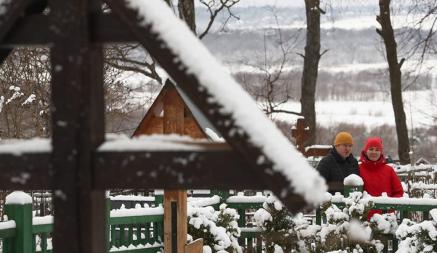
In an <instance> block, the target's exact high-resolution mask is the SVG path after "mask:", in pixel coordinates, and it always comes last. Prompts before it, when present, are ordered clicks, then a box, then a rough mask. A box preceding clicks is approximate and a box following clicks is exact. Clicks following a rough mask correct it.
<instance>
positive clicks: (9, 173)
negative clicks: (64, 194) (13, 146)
mask: <svg viewBox="0 0 437 253" xmlns="http://www.w3.org/2000/svg"><path fill="white" fill-rule="evenodd" d="M50 157H51V154H49V153H38V154H21V155H19V156H18V155H14V154H0V190H32V189H49V188H50V186H51V183H52V179H53V176H52V174H51V163H50Z"/></svg>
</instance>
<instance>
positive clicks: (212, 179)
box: [0, 143, 264, 190]
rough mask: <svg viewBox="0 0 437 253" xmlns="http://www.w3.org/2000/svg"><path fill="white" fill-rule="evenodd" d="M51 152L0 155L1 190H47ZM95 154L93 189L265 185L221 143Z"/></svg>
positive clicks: (257, 187)
mask: <svg viewBox="0 0 437 253" xmlns="http://www.w3.org/2000/svg"><path fill="white" fill-rule="evenodd" d="M51 156H52V154H51V153H35V154H21V155H19V156H17V155H13V154H0V172H1V173H0V190H18V189H20V190H35V189H50V188H51V187H52V181H53V179H54V177H53V175H52V169H51V168H52V165H51V162H50V158H51ZM93 157H94V163H95V164H96V165H95V167H94V168H93V172H92V174H93V182H92V185H93V188H94V189H96V190H105V189H115V188H121V189H122V188H133V189H135V188H137V189H140V188H141V189H144V188H149V189H159V188H166V189H204V188H214V189H227V188H232V189H264V184H263V181H262V180H261V179H260V178H256V177H254V176H253V175H250V174H246V173H245V172H244V171H245V170H248V168H247V167H248V166H249V165H248V164H247V162H245V161H244V160H242V159H241V158H240V157H238V156H237V155H236V154H235V153H234V152H233V151H232V150H231V149H230V148H229V147H228V146H227V145H225V144H214V143H211V144H205V150H204V151H199V150H191V151H177V150H175V151H150V150H145V151H135V152H132V151H131V152H114V151H111V152H106V151H101V152H97V153H96V154H94V155H93ZM244 168H246V169H244ZM230 175H232V176H230Z"/></svg>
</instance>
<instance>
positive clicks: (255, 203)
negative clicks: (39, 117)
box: [0, 189, 437, 253]
mask: <svg viewBox="0 0 437 253" xmlns="http://www.w3.org/2000/svg"><path fill="white" fill-rule="evenodd" d="M354 190H357V189H354ZM358 190H359V189H358ZM211 194H214V195H218V194H217V192H211ZM345 195H347V192H345ZM220 196H221V198H220V201H217V202H218V203H215V204H214V205H213V206H214V207H215V208H216V210H218V207H219V206H220V204H222V203H226V204H227V206H228V207H230V208H234V209H236V210H237V212H238V214H239V215H240V219H239V221H238V224H239V227H240V229H241V236H240V238H239V244H240V246H242V247H243V248H244V252H247V253H251V252H254V253H255V252H256V253H261V252H265V249H264V247H265V242H264V241H263V238H262V230H261V229H260V228H258V227H256V226H255V225H254V221H253V214H254V212H255V211H256V210H258V209H259V208H261V207H262V205H263V203H264V201H265V197H264V196H229V195H228V194H220ZM161 201H162V198H160V197H157V198H156V202H155V206H158V205H159V204H160V203H162V202H161ZM333 203H334V204H336V205H338V206H339V207H341V206H342V205H343V206H344V203H341V202H335V201H333ZM110 206H111V203H110V200H109V199H108V204H107V220H108V221H107V224H108V226H107V238H108V241H107V243H108V251H107V252H115V251H116V252H123V253H156V252H158V251H161V252H162V249H163V246H162V241H163V234H164V231H163V209H162V207H159V206H158V207H154V208H140V209H136V208H132V209H119V210H110ZM436 207H437V206H436V205H426V204H420V202H418V203H412V202H409V203H375V209H382V210H398V211H400V212H401V214H402V215H403V216H401V217H405V215H406V214H407V213H409V212H413V211H414V212H418V211H420V212H423V217H424V218H425V219H426V218H427V217H428V215H429V211H430V210H432V209H433V208H436ZM5 213H6V215H7V218H8V221H4V222H0V241H1V243H2V244H1V246H2V252H3V253H33V252H44V253H45V252H47V253H51V252H52V243H51V237H52V232H53V218H52V217H33V218H32V204H31V203H26V204H7V205H5ZM316 223H318V224H320V223H321V215H320V212H317V215H316ZM388 244H391V245H392V246H393V249H396V246H397V242H396V241H395V238H393V237H389V236H387V240H386V242H385V245H388ZM386 248H388V247H385V249H386Z"/></svg>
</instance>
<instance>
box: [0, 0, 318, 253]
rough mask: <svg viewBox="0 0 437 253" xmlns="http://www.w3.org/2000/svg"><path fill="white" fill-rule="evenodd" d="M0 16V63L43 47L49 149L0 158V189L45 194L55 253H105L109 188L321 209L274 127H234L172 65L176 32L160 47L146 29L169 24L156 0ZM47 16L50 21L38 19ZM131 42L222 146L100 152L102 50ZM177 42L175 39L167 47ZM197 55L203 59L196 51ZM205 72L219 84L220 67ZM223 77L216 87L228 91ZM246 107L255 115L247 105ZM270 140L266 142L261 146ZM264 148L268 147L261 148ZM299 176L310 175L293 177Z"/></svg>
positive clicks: (24, 3)
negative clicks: (213, 193) (22, 48)
mask: <svg viewBox="0 0 437 253" xmlns="http://www.w3.org/2000/svg"><path fill="white" fill-rule="evenodd" d="M102 3H106V4H107V5H108V6H109V7H110V9H111V12H110V13H108V12H105V13H103V11H102V8H101V6H102ZM138 4H142V5H144V6H146V8H150V7H154V6H153V5H156V6H161V7H162V8H167V9H162V8H161V7H160V8H161V9H160V10H159V11H161V10H162V11H163V12H162V13H161V12H151V13H149V14H150V17H144V16H141V15H139V14H140V13H139V12H138V11H139V9H138V8H137V7H138V6H135V5H138ZM0 6H1V7H3V10H4V11H3V10H2V11H3V12H2V14H0V47H1V48H4V49H2V50H1V51H0V56H2V58H0V60H4V58H5V56H6V55H7V54H8V53H9V52H10V50H11V49H12V48H13V47H15V46H18V45H46V46H49V47H51V66H52V86H51V88H52V89H51V97H52V108H53V111H52V115H51V116H52V117H51V118H52V131H53V135H52V139H51V144H52V145H51V146H52V149H47V150H39V151H38V150H37V149H35V150H30V151H29V150H27V151H26V149H23V150H21V151H19V152H20V153H19V155H17V151H18V150H19V149H14V150H13V151H5V152H0V172H1V173H0V187H1V188H2V189H47V188H50V189H52V190H53V191H54V193H55V196H54V208H55V221H54V234H53V244H54V249H55V250H56V251H57V252H62V253H70V252H71V253H78V252H90V253H91V252H93V253H95V252H102V253H103V252H105V251H106V248H105V245H106V243H105V242H106V238H105V216H104V213H105V209H106V205H105V192H104V190H105V189H110V188H167V189H187V188H191V189H196V188H205V187H211V188H216V189H220V188H221V189H226V188H231V187H232V188H234V187H237V188H246V189H270V190H272V191H273V192H274V193H275V194H276V195H277V196H278V197H279V198H280V199H281V200H282V202H283V203H284V204H285V205H286V206H287V208H288V209H289V210H290V211H292V212H296V211H297V210H300V209H302V208H303V207H304V206H306V205H307V204H308V203H310V204H314V203H317V201H320V199H321V196H322V194H323V193H322V191H323V190H324V189H326V188H324V187H322V184H323V183H322V182H323V181H322V179H321V178H320V177H319V176H317V175H316V172H314V171H313V170H312V169H311V168H310V166H309V165H308V164H307V163H306V162H305V161H304V159H303V157H302V156H300V155H297V151H296V150H294V149H293V148H291V147H290V144H289V143H288V142H286V139H285V137H283V136H282V137H281V135H280V134H279V131H278V130H277V129H276V128H272V127H273V124H267V123H268V122H267V121H266V118H265V116H264V115H262V116H261V113H262V112H258V111H256V112H255V113H254V115H253V117H254V118H255V119H256V121H255V122H245V124H246V125H244V124H241V122H239V120H240V117H245V116H247V115H244V114H242V113H241V110H240V111H238V112H234V113H233V112H229V111H228V110H224V109H225V108H227V107H229V106H230V105H229V104H227V102H226V101H228V100H226V99H224V100H223V99H218V97H217V96H216V95H217V94H214V92H212V90H208V89H205V85H204V84H205V80H204V79H203V77H201V76H200V75H199V73H196V71H194V72H193V71H192V69H190V66H189V64H188V63H187V62H186V59H185V58H184V57H185V56H184V57H181V56H180V55H179V54H181V53H190V52H175V51H173V49H174V48H172V46H171V43H174V42H175V40H176V39H178V38H177V36H175V35H176V34H179V31H178V33H172V34H171V36H172V39H169V38H162V37H160V36H161V34H159V31H157V30H154V29H155V28H156V27H154V25H155V26H156V25H159V23H158V24H156V22H155V23H154V24H152V23H150V21H153V20H154V18H155V17H159V16H160V15H163V14H165V13H168V14H170V11H169V10H168V7H166V6H165V5H163V2H161V0H147V1H140V0H104V1H100V0H70V1H65V0H51V1H45V0H0ZM46 6H47V7H48V8H49V10H50V11H48V12H45V13H42V10H43V9H44V8H45V7H46ZM164 12H165V13H164ZM153 15H155V17H153V18H151V16H153ZM157 15H158V16H157ZM166 18H172V19H175V17H173V16H168V17H166ZM145 19H148V20H145ZM145 21H147V22H145ZM161 21H165V20H161ZM168 28H171V27H168ZM178 29H180V30H181V31H182V30H183V34H184V36H185V35H189V36H191V37H189V36H188V37H189V39H190V40H191V42H193V43H196V44H198V41H196V40H193V38H194V37H193V35H192V34H191V33H189V32H188V30H187V29H186V27H181V26H179V25H178ZM188 37H187V38H188ZM173 39H174V41H172V40H173ZM184 39H185V38H184ZM134 41H137V42H139V43H140V44H141V45H143V46H144V47H145V48H146V49H147V51H148V52H149V53H150V54H151V55H152V57H154V58H155V59H156V60H157V61H158V63H159V64H160V66H162V67H163V68H164V69H165V70H166V71H167V73H168V74H169V75H170V76H171V78H172V79H173V80H174V81H175V82H176V83H177V84H179V85H180V88H181V90H182V91H183V92H184V94H186V95H187V96H188V97H189V99H190V100H191V101H192V102H193V104H195V105H196V106H197V108H198V109H199V110H200V111H201V112H202V113H203V114H204V115H205V117H206V118H207V119H208V120H209V121H210V122H211V123H212V124H213V126H214V127H215V128H216V129H217V130H218V131H219V132H220V134H221V135H222V136H223V137H224V139H225V140H226V142H227V143H228V144H229V145H222V144H220V145H217V144H207V143H205V144H202V145H203V148H202V149H199V147H200V146H202V145H199V144H192V146H193V149H192V150H154V149H153V147H144V150H123V151H121V152H120V151H117V150H114V149H104V148H102V146H106V145H110V144H111V141H110V140H107V141H106V142H105V136H104V103H103V102H104V101H103V50H102V45H103V43H114V42H115V43H116V42H134ZM180 42H182V41H181V40H180V38H179V42H177V41H176V43H180ZM201 51H202V54H204V51H205V50H203V49H202V50H201ZM198 53H199V52H191V53H190V54H188V55H186V56H187V57H188V58H189V57H191V56H192V54H198ZM214 65H215V64H214ZM204 67H211V68H213V69H211V70H210V71H214V72H215V71H219V72H220V73H224V74H226V72H225V71H223V70H220V69H221V67H217V66H215V67H214V66H203V68H202V69H204ZM214 68H217V69H214ZM188 70H190V71H188ZM201 71H203V70H201ZM203 73H205V72H204V71H203ZM225 76H226V78H225V79H223V80H224V82H225V83H223V84H227V83H226V82H230V83H232V82H234V81H233V80H232V79H231V78H230V77H228V75H225ZM217 77H218V76H217ZM218 78H219V77H218ZM216 81H217V80H216ZM220 87H221V86H220V85H218V86H216V87H215V88H220ZM233 87H234V88H235V87H236V86H233ZM234 88H232V89H234ZM232 89H231V90H229V92H231V91H232ZM227 92H228V90H226V91H224V92H223V93H227ZM237 93H238V92H237ZM238 94H239V95H238V96H241V97H232V96H233V95H229V94H225V95H229V98H230V100H229V101H230V102H238V100H240V99H241V100H244V101H246V100H248V99H249V98H248V95H247V94H245V93H244V94H243V93H238ZM249 100H250V99H249ZM250 101H251V100H250ZM248 105H249V104H248ZM249 106H250V107H252V108H254V107H256V106H254V103H253V101H252V102H251V103H250V105H249ZM228 109H229V108H228ZM237 109H241V106H240V107H238V108H237ZM250 116H252V115H250ZM248 124H249V125H248ZM258 124H260V125H261V126H263V127H264V126H265V129H262V130H263V131H259V132H258V133H259V136H255V135H254V132H253V131H252V129H251V127H250V126H251V125H255V126H256V125H258ZM269 136H272V137H273V138H272V140H270V141H268V138H269ZM263 141H267V142H265V143H266V144H268V145H267V146H263V144H264V142H263ZM276 142H277V143H279V144H278V145H276ZM25 144H26V142H25V143H24V145H25ZM102 144H103V145H102ZM187 145H188V146H189V145H190V144H187ZM25 146H26V145H25ZM229 146H230V147H229ZM194 147H195V148H194ZM282 148H284V149H285V150H286V151H287V152H289V155H290V157H293V159H291V158H290V159H286V158H284V156H282V157H280V159H276V160H275V158H278V156H277V154H278V153H281V152H282V153H284V150H281V149H282ZM180 161H184V162H183V163H181V162H180ZM205 168H206V169H207V170H208V171H205ZM299 169H300V171H299ZM306 170H308V171H309V174H305V173H301V172H303V171H306ZM152 172H153V173H152ZM290 172H291V173H290ZM304 174H305V177H303V176H302V175H304ZM181 177H182V178H183V179H184V180H180V178H181ZM12 178H21V179H23V178H24V179H25V180H24V181H23V180H19V181H16V180H11V179H12Z"/></svg>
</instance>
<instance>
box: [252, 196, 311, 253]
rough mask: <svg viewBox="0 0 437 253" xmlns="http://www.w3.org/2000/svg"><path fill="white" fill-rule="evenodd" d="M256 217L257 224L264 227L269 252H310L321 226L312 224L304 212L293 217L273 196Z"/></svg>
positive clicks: (256, 213)
mask: <svg viewBox="0 0 437 253" xmlns="http://www.w3.org/2000/svg"><path fill="white" fill-rule="evenodd" d="M254 218H255V221H256V224H257V226H259V227H261V228H262V229H263V233H262V236H263V239H264V240H265V242H266V245H265V246H266V248H267V252H277V253H280V252H291V251H292V250H296V251H299V252H308V251H309V249H310V248H311V245H312V244H314V240H315V237H314V234H315V233H316V232H317V231H318V230H319V226H317V225H310V224H309V223H308V221H306V220H305V219H304V218H303V215H302V214H299V215H297V216H296V217H291V216H290V214H289V212H288V211H287V209H285V208H284V207H283V206H282V204H281V202H280V201H279V200H277V199H275V198H274V197H272V196H270V197H269V198H267V200H266V202H264V204H263V208H261V209H259V210H258V211H256V212H255V215H254Z"/></svg>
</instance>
